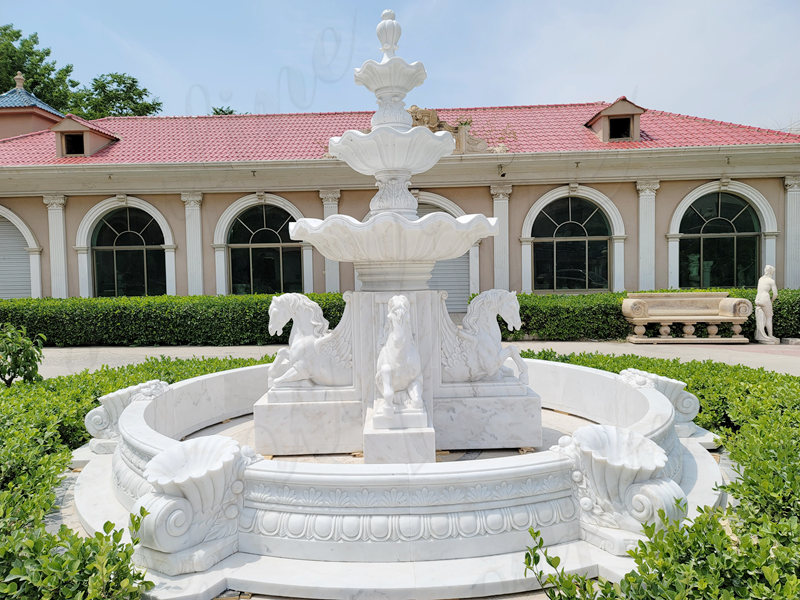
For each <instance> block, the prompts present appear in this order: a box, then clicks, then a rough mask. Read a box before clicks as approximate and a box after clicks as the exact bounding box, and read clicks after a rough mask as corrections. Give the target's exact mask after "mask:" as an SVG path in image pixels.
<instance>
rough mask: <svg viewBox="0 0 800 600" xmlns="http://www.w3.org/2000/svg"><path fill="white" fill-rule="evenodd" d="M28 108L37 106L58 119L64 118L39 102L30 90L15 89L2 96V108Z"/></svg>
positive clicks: (0, 95)
mask: <svg viewBox="0 0 800 600" xmlns="http://www.w3.org/2000/svg"><path fill="white" fill-rule="evenodd" d="M27 106H35V107H36V108H41V109H42V110H46V111H47V112H49V113H52V114H54V115H56V116H58V117H63V116H64V115H62V114H61V113H60V112H58V111H57V110H56V109H55V108H53V107H52V106H50V105H48V104H45V103H44V102H42V101H41V100H39V99H38V98H37V97H36V96H34V95H33V94H31V93H30V92H29V91H28V90H25V89H19V88H13V89H12V90H9V91H8V92H6V93H5V94H0V108H24V107H27Z"/></svg>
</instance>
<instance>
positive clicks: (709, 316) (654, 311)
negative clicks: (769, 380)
mask: <svg viewBox="0 0 800 600" xmlns="http://www.w3.org/2000/svg"><path fill="white" fill-rule="evenodd" d="M752 312H753V305H752V304H751V302H750V301H749V300H745V299H744V298H728V293H727V292H676V293H666V294H628V297H627V298H626V299H625V300H623V301H622V314H623V316H624V317H625V318H626V319H627V320H628V322H629V323H630V324H631V325H633V335H629V336H628V338H627V339H628V341H629V342H632V343H634V344H662V343H670V344H698V343H706V344H708V343H717V344H730V343H734V344H746V343H748V341H749V340H748V339H747V338H746V337H744V336H743V335H742V323H744V322H745V321H746V320H747V318H748V317H749V316H750V314H751V313H752ZM648 323H658V324H659V325H660V327H659V329H658V333H659V335H658V336H657V337H645V335H644V333H645V325H647V324H648ZM673 323H682V324H683V337H672V336H671V335H670V333H671V326H672V324H673ZM697 323H707V324H708V337H707V338H698V337H697V336H695V335H694V326H695V325H696V324H697ZM720 323H732V324H733V337H730V338H724V337H721V336H720V335H718V333H717V332H718V331H719V327H718V326H719V324H720Z"/></svg>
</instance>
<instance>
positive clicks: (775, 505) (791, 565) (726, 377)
mask: <svg viewBox="0 0 800 600" xmlns="http://www.w3.org/2000/svg"><path fill="white" fill-rule="evenodd" d="M524 355H525V356H526V357H528V358H540V359H547V360H558V361H561V362H568V363H572V364H580V365H585V366H590V367H595V368H600V369H605V370H609V371H613V372H619V371H620V370H622V369H626V368H629V367H634V368H639V369H645V370H648V371H651V372H654V373H658V374H661V375H665V376H667V377H674V378H676V379H680V380H682V381H685V382H687V384H688V385H687V388H688V389H689V391H691V392H692V393H694V394H696V395H697V396H698V398H699V399H700V405H701V412H700V415H699V416H698V418H697V419H695V422H696V423H698V424H700V425H703V426H704V427H707V428H710V429H712V430H713V431H715V432H716V433H717V434H719V436H720V438H721V441H722V443H723V444H724V445H725V447H726V449H727V450H728V451H729V452H730V456H731V458H732V459H733V460H734V461H735V463H737V464H738V467H737V470H738V472H739V475H740V477H739V479H738V480H737V481H735V482H733V483H730V484H728V485H727V486H725V488H724V489H725V491H726V492H727V493H728V494H729V495H730V496H731V497H732V498H733V499H734V503H732V504H733V505H735V507H734V508H732V507H728V508H726V509H725V510H722V509H709V508H707V509H704V510H702V511H701V512H700V513H699V514H698V515H696V516H695V517H694V518H693V519H692V521H691V522H689V523H688V524H683V525H678V524H676V523H666V526H665V528H663V529H661V530H659V531H656V530H655V528H654V527H653V526H652V525H648V526H646V527H645V534H646V536H647V541H643V542H639V544H638V546H637V547H636V548H635V549H633V550H632V551H631V552H630V555H631V556H632V557H633V559H634V561H635V564H636V568H635V569H634V570H633V571H631V572H630V573H628V574H626V575H625V577H624V578H623V579H622V580H621V581H620V582H619V583H611V582H608V581H605V580H603V579H602V578H599V580H597V581H593V580H588V579H587V578H585V577H582V576H577V575H574V574H570V573H567V571H566V570H568V569H569V564H563V565H562V564H560V561H559V560H558V557H557V556H554V555H552V553H549V552H548V550H546V549H545V548H543V546H542V544H541V537H540V536H539V534H538V532H535V531H532V532H531V533H532V535H533V544H532V546H531V547H529V549H528V552H527V553H526V554H525V556H524V558H523V560H524V566H525V567H526V568H527V571H532V572H533V574H534V575H535V576H536V577H537V579H539V581H540V582H541V583H542V584H544V585H548V586H551V587H549V588H547V589H546V594H547V596H548V597H549V598H560V599H573V600H650V599H652V598H665V599H666V598H670V599H673V598H675V599H677V598H681V599H686V600H689V599H692V600H694V599H701V600H718V599H725V600H734V599H739V598H742V599H746V598H764V599H766V598H770V599H773V598H775V599H783V600H795V599H796V598H798V597H800V520H799V519H798V515H800V461H798V460H797V457H798V456H799V455H800V436H798V433H797V432H798V430H799V429H800V377H794V376H791V375H782V374H778V373H773V372H769V371H765V370H763V369H751V368H747V367H743V366H731V365H726V364H720V363H714V362H712V361H703V362H698V361H691V362H688V363H680V362H678V360H666V359H655V358H643V357H639V356H635V355H625V356H604V355H601V354H570V355H557V354H555V353H554V352H553V351H544V352H540V353H533V352H528V353H524ZM533 385H534V386H535V382H534V383H533ZM542 559H544V560H542ZM545 563H547V564H548V565H549V568H548V569H545V568H543V567H544V564H545ZM527 571H526V572H527Z"/></svg>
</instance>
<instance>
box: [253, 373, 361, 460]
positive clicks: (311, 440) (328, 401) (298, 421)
mask: <svg viewBox="0 0 800 600" xmlns="http://www.w3.org/2000/svg"><path fill="white" fill-rule="evenodd" d="M362 407H363V404H362V401H361V398H359V397H358V396H357V395H356V394H355V392H354V391H353V390H352V389H348V390H332V389H328V390H312V389H303V388H296V389H287V388H283V389H273V390H270V391H268V392H267V393H266V394H264V395H263V396H262V397H261V398H259V400H258V401H257V402H256V403H255V405H254V406H253V421H254V423H255V443H256V452H258V453H259V454H265V455H273V456H282V455H286V454H341V453H348V452H358V451H360V450H361V436H362V433H363V431H362V423H363V412H362Z"/></svg>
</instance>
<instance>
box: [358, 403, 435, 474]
mask: <svg viewBox="0 0 800 600" xmlns="http://www.w3.org/2000/svg"><path fill="white" fill-rule="evenodd" d="M364 462H365V463H371V464H381V463H383V464H387V463H388V464H392V463H409V464H410V463H432V462H436V435H435V434H434V431H433V427H431V426H430V425H428V426H427V427H407V428H405V429H375V427H374V426H373V417H372V409H371V408H369V409H367V419H366V423H365V424H364Z"/></svg>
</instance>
